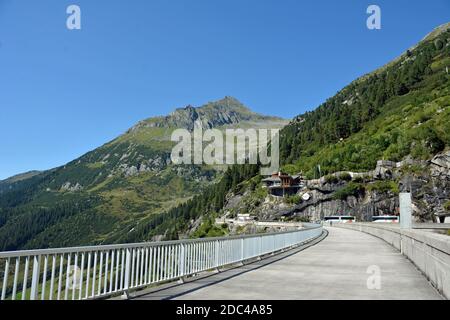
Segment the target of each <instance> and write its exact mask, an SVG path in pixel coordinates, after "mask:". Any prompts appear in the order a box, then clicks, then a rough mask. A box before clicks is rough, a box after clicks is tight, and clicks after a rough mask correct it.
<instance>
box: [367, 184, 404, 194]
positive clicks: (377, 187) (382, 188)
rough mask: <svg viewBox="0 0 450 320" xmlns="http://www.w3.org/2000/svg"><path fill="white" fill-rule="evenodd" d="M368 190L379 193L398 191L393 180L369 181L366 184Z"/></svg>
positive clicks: (396, 192)
mask: <svg viewBox="0 0 450 320" xmlns="http://www.w3.org/2000/svg"><path fill="white" fill-rule="evenodd" d="M366 189H367V190H368V191H376V192H379V193H386V192H392V193H394V194H398V193H399V192H400V191H399V189H398V184H397V183H395V181H376V182H374V183H370V184H368V185H367V186H366Z"/></svg>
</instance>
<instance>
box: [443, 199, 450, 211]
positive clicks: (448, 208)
mask: <svg viewBox="0 0 450 320" xmlns="http://www.w3.org/2000/svg"><path fill="white" fill-rule="evenodd" d="M444 209H445V210H447V211H450V201H447V202H446V203H445V204H444Z"/></svg>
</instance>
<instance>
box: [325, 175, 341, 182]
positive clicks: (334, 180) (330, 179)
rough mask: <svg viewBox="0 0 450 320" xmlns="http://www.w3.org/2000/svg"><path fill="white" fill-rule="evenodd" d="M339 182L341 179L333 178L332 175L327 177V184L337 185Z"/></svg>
mask: <svg viewBox="0 0 450 320" xmlns="http://www.w3.org/2000/svg"><path fill="white" fill-rule="evenodd" d="M337 182H339V179H338V178H336V177H335V176H333V175H332V174H329V175H327V176H325V183H337Z"/></svg>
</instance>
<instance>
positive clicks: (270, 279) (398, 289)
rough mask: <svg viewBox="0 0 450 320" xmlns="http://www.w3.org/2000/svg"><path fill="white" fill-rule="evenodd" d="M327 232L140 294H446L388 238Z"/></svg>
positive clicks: (298, 296) (175, 296) (334, 230)
mask: <svg viewBox="0 0 450 320" xmlns="http://www.w3.org/2000/svg"><path fill="white" fill-rule="evenodd" d="M328 231H329V235H328V237H327V238H326V239H325V240H323V241H322V242H320V243H318V244H316V245H314V246H311V247H309V248H307V249H305V250H303V251H300V252H298V253H296V254H293V255H288V254H285V255H286V257H285V258H282V259H280V257H279V258H278V259H277V258H273V260H274V261H273V262H271V261H268V262H267V261H266V262H257V263H256V264H250V265H246V266H244V267H242V268H236V269H232V270H228V271H225V272H222V273H219V274H215V275H212V276H209V277H206V278H204V279H200V280H197V281H193V282H191V283H187V284H184V285H177V286H175V287H172V288H168V289H165V290H161V291H158V292H156V293H150V294H148V295H144V296H141V297H139V298H138V299H145V300H147V299H183V300H203V299H207V300H208V299H210V300H211V299H212V300H216V299H227V300H228V299H230V300H249V299H262V300H272V299H274V300H277V299H288V300H297V299H299V300H303V299H364V300H366V299H374V300H377V299H387V300H394V299H442V297H441V296H440V295H439V293H438V292H437V291H436V290H435V289H434V288H433V287H432V286H431V284H430V283H429V282H428V281H427V279H426V278H425V277H424V276H423V275H422V274H421V273H420V272H419V271H418V270H417V269H416V268H415V266H414V265H413V264H412V263H411V262H410V261H409V260H407V259H406V258H405V257H404V256H403V255H401V254H400V252H398V251H397V250H395V249H394V248H393V247H391V246H390V245H388V244H387V243H385V242H384V241H383V240H380V239H378V238H375V237H373V236H371V235H368V234H365V233H361V232H358V231H353V230H347V229H340V228H329V229H328ZM271 259H272V258H271ZM258 264H261V265H258ZM378 275H380V276H379V277H378Z"/></svg>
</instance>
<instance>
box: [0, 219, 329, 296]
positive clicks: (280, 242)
mask: <svg viewBox="0 0 450 320" xmlns="http://www.w3.org/2000/svg"><path fill="white" fill-rule="evenodd" d="M305 226H306V228H305V229H300V230H296V231H285V232H278V233H266V234H257V235H242V236H232V237H219V238H205V239H190V240H177V241H164V242H144V243H133V244H118V245H102V246H89V247H73V248H59V249H43V250H27V251H11V252H0V272H1V273H0V279H3V280H2V282H0V292H1V295H0V300H6V299H11V300H16V299H22V300H36V299H41V300H55V299H56V300H68V299H72V300H83V299H98V298H102V297H106V296H111V295H115V294H120V293H127V292H129V291H130V290H137V289H140V288H144V287H147V286H149V285H154V284H158V283H161V282H168V281H173V280H177V279H180V278H184V277H188V276H191V275H195V274H197V273H199V272H204V271H207V270H212V269H217V268H219V267H223V266H226V265H230V264H233V263H237V262H242V261H245V260H248V259H252V258H256V257H259V256H262V255H265V254H269V253H273V252H276V251H279V250H282V249H286V248H289V247H291V246H294V245H298V244H301V243H304V242H308V241H311V240H313V239H315V238H317V237H319V236H320V235H321V234H322V226H320V225H311V224H306V225H305ZM30 267H31V270H30ZM30 271H31V272H30Z"/></svg>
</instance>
